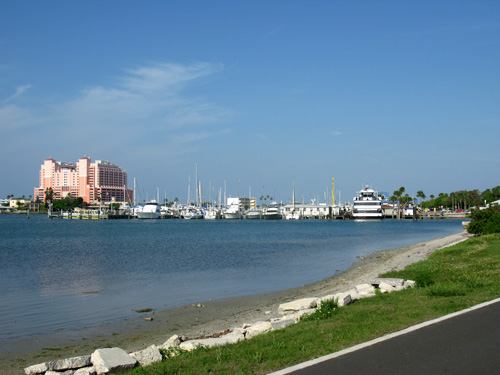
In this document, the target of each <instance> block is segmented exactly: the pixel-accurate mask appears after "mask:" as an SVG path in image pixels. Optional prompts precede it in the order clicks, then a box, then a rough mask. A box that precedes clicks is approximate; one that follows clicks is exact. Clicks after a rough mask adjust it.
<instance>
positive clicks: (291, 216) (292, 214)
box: [285, 179, 300, 220]
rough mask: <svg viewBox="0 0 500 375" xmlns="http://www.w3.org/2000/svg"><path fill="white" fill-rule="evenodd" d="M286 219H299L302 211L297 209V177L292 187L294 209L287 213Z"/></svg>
mask: <svg viewBox="0 0 500 375" xmlns="http://www.w3.org/2000/svg"><path fill="white" fill-rule="evenodd" d="M285 219H286V220H299V219H300V211H299V210H296V209H295V179H293V188H292V209H291V210H290V211H288V212H287V213H286V214H285Z"/></svg>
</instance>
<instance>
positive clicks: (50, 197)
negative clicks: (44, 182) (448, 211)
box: [45, 187, 54, 207]
mask: <svg viewBox="0 0 500 375" xmlns="http://www.w3.org/2000/svg"><path fill="white" fill-rule="evenodd" d="M53 201H54V190H53V189H52V188H51V187H49V188H46V189H45V207H48V206H49V204H50V203H52V202H53Z"/></svg>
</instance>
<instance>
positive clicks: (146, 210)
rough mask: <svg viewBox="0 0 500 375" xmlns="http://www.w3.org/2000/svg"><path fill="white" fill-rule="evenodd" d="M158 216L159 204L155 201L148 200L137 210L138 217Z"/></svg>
mask: <svg viewBox="0 0 500 375" xmlns="http://www.w3.org/2000/svg"><path fill="white" fill-rule="evenodd" d="M160 217H161V211H160V205H159V204H158V202H156V201H150V202H148V203H146V204H145V205H144V207H142V209H141V210H137V218H138V219H159V218H160Z"/></svg>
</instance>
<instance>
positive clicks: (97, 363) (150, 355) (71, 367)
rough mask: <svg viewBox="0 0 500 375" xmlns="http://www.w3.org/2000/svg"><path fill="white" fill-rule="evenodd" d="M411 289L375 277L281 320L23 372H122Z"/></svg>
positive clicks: (309, 301)
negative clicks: (327, 304) (328, 308)
mask: <svg viewBox="0 0 500 375" xmlns="http://www.w3.org/2000/svg"><path fill="white" fill-rule="evenodd" d="M414 286H415V282H414V281H412V280H406V281H405V280H403V279H387V278H376V279H373V280H371V281H369V282H368V283H366V284H360V285H357V286H356V287H354V288H352V289H350V290H347V291H345V292H342V293H337V294H331V295H327V296H324V297H313V298H303V299H299V300H296V301H292V302H287V303H283V304H281V305H280V306H279V309H278V313H279V314H280V315H281V316H280V317H278V318H270V319H268V320H266V321H262V322H257V323H255V324H251V325H250V324H244V325H243V327H241V328H233V329H227V330H225V331H224V332H221V333H218V334H214V335H211V336H202V337H198V338H187V337H180V336H178V335H174V336H172V337H170V338H169V339H168V340H167V341H166V342H165V343H163V344H162V345H160V346H156V345H151V346H149V347H148V348H146V349H144V350H141V351H138V352H134V353H126V352H125V351H124V350H123V349H120V348H106V349H97V350H96V351H94V353H92V354H91V355H88V356H81V357H74V358H68V359H62V360H57V361H50V362H45V363H40V364H37V365H33V366H30V367H26V368H25V369H24V372H25V373H26V375H39V374H44V375H101V374H107V373H114V372H120V371H125V370H127V369H130V368H133V367H135V366H147V365H149V364H152V363H155V362H160V361H161V360H163V357H164V355H165V353H168V355H175V354H176V353H179V352H180V351H191V350H194V349H196V348H198V347H215V346H221V345H227V344H234V343H237V342H239V341H242V340H248V339H250V338H252V337H254V336H257V335H260V334H263V333H266V332H269V331H275V330H279V329H283V328H285V327H287V326H289V325H291V324H295V323H297V322H298V321H299V320H300V318H301V317H302V316H304V315H310V314H312V313H314V311H315V310H316V309H317V308H318V307H320V306H321V304H322V303H323V302H324V301H327V300H335V301H337V304H338V306H339V307H342V306H345V305H348V304H350V303H352V302H354V301H356V300H358V299H360V298H366V297H372V296H375V294H376V290H377V289H378V290H379V291H380V292H382V293H391V292H394V291H399V290H403V289H406V288H409V287H414ZM162 353H163V354H162Z"/></svg>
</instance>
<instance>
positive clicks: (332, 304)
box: [301, 299, 338, 321]
mask: <svg viewBox="0 0 500 375" xmlns="http://www.w3.org/2000/svg"><path fill="white" fill-rule="evenodd" d="M337 309H338V304H337V301H336V300H334V299H328V300H325V301H322V302H321V305H320V307H318V308H317V309H316V311H315V312H314V313H312V314H311V315H306V316H303V317H302V318H301V320H303V321H314V320H322V319H328V318H331V317H332V316H333V315H334V314H335V313H336V311H337Z"/></svg>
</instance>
